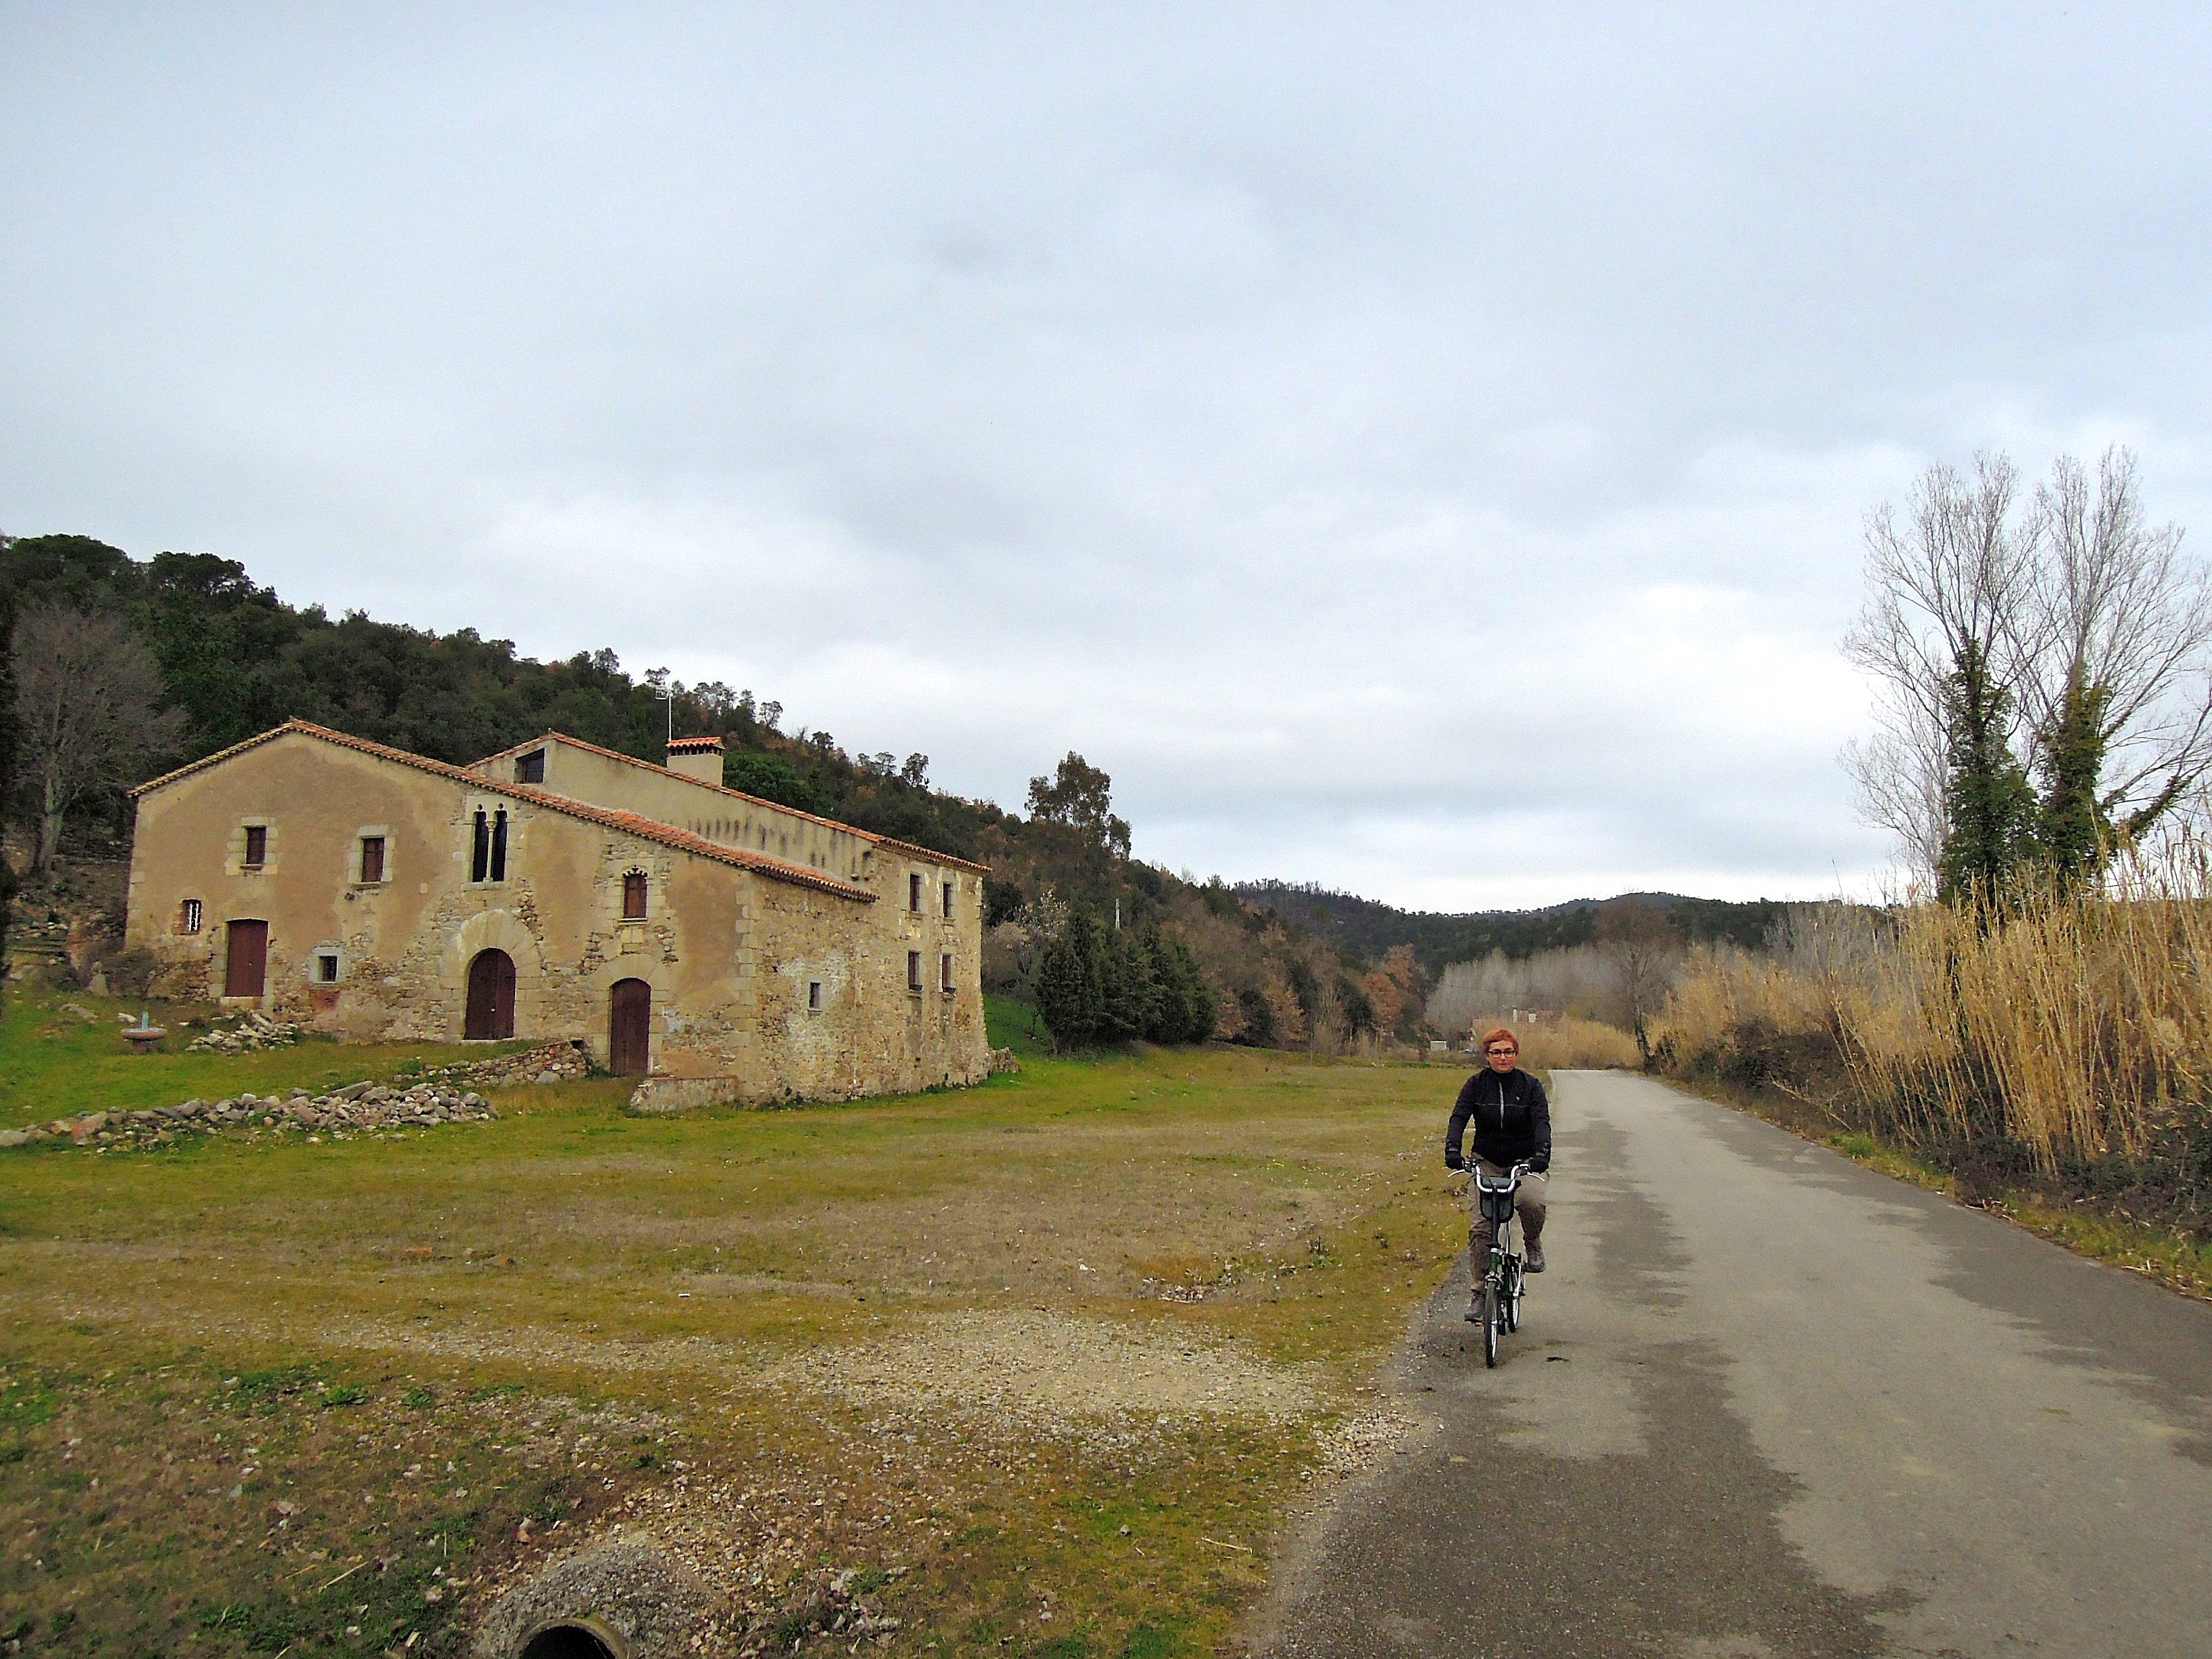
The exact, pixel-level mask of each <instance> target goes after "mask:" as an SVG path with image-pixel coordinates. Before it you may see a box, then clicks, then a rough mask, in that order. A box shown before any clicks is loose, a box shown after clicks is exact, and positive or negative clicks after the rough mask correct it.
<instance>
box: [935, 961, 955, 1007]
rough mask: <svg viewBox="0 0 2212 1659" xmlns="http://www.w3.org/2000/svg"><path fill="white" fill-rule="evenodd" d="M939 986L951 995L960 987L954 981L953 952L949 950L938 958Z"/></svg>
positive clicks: (943, 991)
mask: <svg viewBox="0 0 2212 1659" xmlns="http://www.w3.org/2000/svg"><path fill="white" fill-rule="evenodd" d="M937 988H938V989H939V991H941V992H942V993H944V994H945V995H946V996H951V994H953V992H954V991H955V990H956V989H957V988H958V987H956V986H955V985H954V984H953V983H952V952H951V951H945V952H944V953H943V954H942V955H940V956H939V957H938V958H937Z"/></svg>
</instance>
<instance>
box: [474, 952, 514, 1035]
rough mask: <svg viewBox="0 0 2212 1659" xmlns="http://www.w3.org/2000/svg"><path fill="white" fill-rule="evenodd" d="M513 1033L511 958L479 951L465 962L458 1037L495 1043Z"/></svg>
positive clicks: (499, 953) (512, 963) (512, 967)
mask: <svg viewBox="0 0 2212 1659" xmlns="http://www.w3.org/2000/svg"><path fill="white" fill-rule="evenodd" d="M513 1035H514V958H513V957H511V956H509V955H507V952H506V951H477V954H476V959H475V960H474V961H472V962H471V963H469V1006H468V1012H467V1013H466V1014H465V1015H464V1016H463V1018H462V1020H461V1036H462V1038H463V1039H464V1040H465V1041H466V1042H497V1041H498V1040H500V1039H501V1038H503V1037H511V1036H513Z"/></svg>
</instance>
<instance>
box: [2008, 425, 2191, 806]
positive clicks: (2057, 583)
mask: <svg viewBox="0 0 2212 1659" xmlns="http://www.w3.org/2000/svg"><path fill="white" fill-rule="evenodd" d="M2027 541H2028V542H2029V544H2030V545H2031V548H2032V557H2033V567H2034V581H2033V586H2032V587H2031V589H2030V591H2029V593H2028V595H2027V600H2028V603H2027V606H2026V607H2025V609H2024V611H2023V614H2022V615H2021V617H2019V618H2018V619H2017V631H2018V639H2017V644H2016V647H2015V648H2016V653H2017V655H2018V657H2019V658H2020V660H2021V663H2022V665H2023V667H2024V669H2025V672H2024V673H2023V674H2022V676H2021V696H2022V698H2023V700H2024V702H2025V703H2026V706H2027V714H2028V715H2029V716H2030V719H2031V728H2032V738H2031V741H2032V744H2033V749H2032V753H2033V757H2034V759H2035V763H2036V770H2037V771H2038V772H2039V774H2041V775H2044V776H2045V778H2046V780H2047V785H2046V787H2051V786H2052V785H2054V784H2055V785H2058V786H2060V787H2063V780H2062V779H2059V778H2057V777H2056V776H2055V774H2057V772H2058V771H2059V769H2061V768H2062V767H2063V759H2062V757H2060V756H2059V755H2058V754H2057V749H2058V748H2059V746H2060V745H2061V744H2062V743H2063V740H2064V738H2065V735H2066V733H2067V729H2068V726H2069V711H2075V710H2080V709H2082V708H2085V707H2093V715H2092V716H2091V728H2090V730H2088V731H2087V732H2085V733H2081V734H2079V735H2080V736H2083V737H2086V738H2087V744H2086V745H2085V746H2086V748H2087V750H2089V751H2090V753H2091V754H2092V756H2093V761H2094V763H2095V765H2096V767H2097V768H2098V769H2100V775H2098V776H2093V777H2091V778H2089V779H2087V781H2086V786H2087V787H2090V788H2091V789H2093V791H2094V793H2095V796H2096V803H2095V804H2096V816H2097V817H2100V819H2103V820H2105V821H2106V822H2108V823H2110V824H2111V826H2112V828H2113V829H2116V830H2117V831H2118V834H2119V835H2120V836H2123V837H2124V838H2127V839H2130V840H2132V839H2135V838H2136V837H2138V836H2141V835H2142V833H2143V831H2145V830H2146V829H2149V828H2150V826H2151V825H2152V824H2153V823H2156V822H2157V820H2158V819H2159V818H2160V817H2163V816H2165V814H2166V812H2168V811H2171V810H2172V809H2173V808H2174V807H2175V806H2176V805H2179V804H2180V803H2181V802H2183V801H2184V800H2185V799H2186V798H2187V797H2188V795H2189V793H2190V791H2191V789H2192V788H2194V787H2195V786H2196V785H2197V781H2199V780H2200V779H2202V778H2203V777H2204V775H2205V773H2206V769H2207V768H2208V766H2212V574H2208V573H2207V572H2206V570H2205V569H2204V568H2203V566H2202V565H2200V564H2197V563H2196V562H2194V561H2192V560H2190V559H2187V558H2185V557H2184V556H2183V554H2182V550H2181V541H2182V532H2181V528H2180V526H2178V525H2172V524H2165V525H2158V526H2152V525H2150V524H2148V523H2147V522H2146V521H2145V520H2144V516H2143V508H2142V491H2141V489H2140V487H2139V485H2138V484H2137V483H2136V458H2135V456H2134V455H2133V454H2132V453H2130V452H2129V451H2127V450H2125V449H2122V448H2119V447H2113V448H2111V449H2108V450H2106V452H2105V453H2104V456H2103V458H2102V459H2101V460H2100V462H2099V463H2098V466H2097V479H2096V483H2095V484H2094V485H2092V484H2091V483H2090V480H2089V477H2088V474H2087V471H2086V470H2085V469H2084V468H2083V467H2082V465H2081V463H2080V462H2079V461H2076V460H2075V459H2073V458H2072V457H2071V456H2067V455H2062V456H2060V457H2059V458H2058V460H2057V463H2056V465H2053V466H2052V468H2051V481H2050V482H2049V483H2045V484H2042V485H2040V486H2039V487H2038V489H2037V490H2036V493H2035V507H2034V511H2033V514H2032V515H2031V517H2030V519H2029V522H2028V527H2027Z"/></svg>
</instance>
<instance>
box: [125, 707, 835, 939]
mask: <svg viewBox="0 0 2212 1659" xmlns="http://www.w3.org/2000/svg"><path fill="white" fill-rule="evenodd" d="M287 732H298V733H300V734H301V735H302V736H304V737H310V738H321V739H322V740H323V741H324V742H325V743H332V744H337V745H338V746H339V747H340V748H342V749H352V750H358V751H359V752H361V753H362V754H364V755H373V756H374V757H376V758H377V759H379V760H386V761H392V762H394V763H397V764H398V765H401V766H411V767H413V768H415V769H416V770H417V771H421V772H428V773H431V774H433V775H436V776H438V777H442V778H448V779H451V780H452V781H454V782H456V783H461V784H465V785H467V786H468V787H470V788H471V789H482V790H486V791H489V793H492V794H495V795H506V796H508V797H510V798H511V799H516V800H526V801H529V802H531V803H532V805H538V806H543V807H544V808H545V809H546V810H548V811H554V812H560V813H562V814H564V815H566V816H567V817H574V818H581V819H583V820H584V821H585V822H586V823H596V824H599V825H602V826H604V827H605V828H606V829H618V830H621V831H622V832H623V834H625V835H631V836H639V837H641V838H642V839H644V840H646V841H651V842H659V844H660V845H662V846H664V847H671V848H675V849H676V850H678V852H684V853H690V854H693V855H694V856H696V857H698V858H703V859H712V860H714V862H715V863H717V864H726V865H729V866H732V867H733V868H735V869H739V870H750V871H751V872H754V873H755V874H757V875H763V876H766V877H768V878H770V879H771V880H775V881H786V882H790V883H793V884H795V885H797V886H800V887H811V888H814V889H816V890H817V891H820V892H824V893H834V894H836V896H838V897H840V898H844V899H852V900H855V901H857V902H860V903H864V904H872V903H874V902H875V900H876V896H875V895H874V894H873V893H872V892H870V891H869V890H867V889H866V888H865V887H860V886H855V885H854V884H853V883H851V882H849V881H840V880H839V879H838V878H836V877H835V876H832V875H829V874H826V873H825V872H823V871H820V870H816V869H811V868H810V867H809V866H805V865H803V864H793V863H792V862H791V861H790V860H787V859H779V858H770V857H769V855H768V854H765V853H755V852H751V851H750V850H748V849H747V848H742V847H725V846H723V845H722V844H721V843H720V842H712V841H708V839H707V838H706V837H705V836H695V835H693V834H692V833H691V832H690V830H688V829H677V828H676V827H675V826H674V825H672V824H666V823H660V822H659V821H658V820H656V819H653V818H648V817H640V816H639V815H638V814H636V813H635V812H617V811H611V810H610V809H608V808H606V807H604V806H594V805H592V804H591V803H590V802H588V801H580V800H572V799H569V798H568V796H566V795H556V794H554V793H552V792H551V791H550V790H546V789H540V788H538V787H535V786H534V785H531V784H526V783H508V782H506V781H503V780H501V779H498V778H488V777H486V776H484V775H483V774H482V773H481V772H471V771H470V770H469V769H467V768H465V767H460V766H449V765H447V763H445V762H444V761H436V760H432V759H431V758H430V757H428V755H416V754H410V753H409V752H408V751H407V750H404V749H394V748H392V747H391V746H390V745H389V744H381V743H372V742H370V741H369V740H368V738H356V737H355V736H354V735H353V734H352V733H350V732H333V731H332V730H331V729H330V727H328V726H317V725H315V724H314V723H313V721H311V720H287V721H285V722H284V724H283V725H282V726H271V727H270V729H269V730H268V731H266V732H261V733H260V734H259V735H258V736H256V737H251V738H246V741H245V742H243V743H234V744H231V746H230V747H229V748H228V749H222V750H216V752H215V753H214V754H212V755H209V756H207V757H204V758H203V759H200V760H196V761H194V762H193V763H191V765H189V766H180V767H179V768H178V769H176V770H175V771H173V772H165V773H163V774H162V775H161V776H160V777H158V778H155V779H152V780H150V781H148V782H145V783H142V784H140V785H139V786H138V787H137V788H136V789H133V790H132V791H131V794H132V795H133V796H134V797H135V796H138V795H143V794H145V793H149V791H151V790H155V789H159V788H160V787H161V786H162V785H164V784H167V783H172V782H174V781H176V780H177V779H179V778H181V777H184V776H185V775H188V774H191V773H193V772H198V771H203V770H204V769H207V768H208V767H210V766H213V765H215V764H216V763H218V762H221V761H226V760H228V759H229V758H230V757H232V756H234V755H239V754H243V753H244V752H245V751H246V750H249V749H254V748H258V747H259V746H260V745H261V744H264V743H267V742H269V741H270V739H271V738H281V737H283V736H284V735H285V734H286V733H287ZM674 775H676V776H678V777H680V776H682V774H681V773H678V774H674Z"/></svg>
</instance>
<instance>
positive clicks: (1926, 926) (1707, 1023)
mask: <svg viewBox="0 0 2212 1659" xmlns="http://www.w3.org/2000/svg"><path fill="white" fill-rule="evenodd" d="M2208 961H2212V902H2208V894H2207V891H2206V886H2205V881H2204V876H2203V866H2202V865H2201V864H2198V863H2196V862H2194V861H2182V860H2177V861H2172V862H2168V863H2166V864H2164V865H2162V866H2157V867H2155V868H2152V867H2146V866H2142V865H2140V864H2136V865H2130V866H2128V867H2127V868H2126V869H2125V870H2124V871H2123V872H2118V873H2116V874H2115V876H2114V878H2113V879H2112V882H2111V883H2110V884H2108V885H2107V886H2106V887H2104V888H2100V890H2096V891H2087V890H2081V889H2078V888H2066V887H2061V886H2057V885H2045V886H2043V887H2040V888H2033V887H2031V888H2025V889H2023V890H2020V891H2019V892H2018V893H2017V894H2016V896H2015V897H2014V898H2013V899H2012V900H2011V901H2010V902H2008V903H2006V904H2004V905H2002V906H2001V907H1993V908H1954V907H1950V906H1945V905H1940V904H1928V905H1917V906H1911V907H1908V908H1901V909H1899V911H1897V912H1895V913H1894V914H1892V915H1877V914H1874V913H1868V912H1846V911H1834V910H1830V911H1809V910H1808V911H1806V912H1802V913H1800V914H1797V915H1793V916H1792V917H1791V918H1790V920H1789V921H1787V922H1786V923H1785V924H1784V927H1782V928H1781V929H1779V930H1778V932H1777V934H1776V936H1775V938H1774V939H1773V940H1772V941H1771V945H1770V946H1769V948H1768V949H1766V950H1765V951H1735V950H1706V951H1699V952H1697V953H1695V954H1693V955H1692V957H1691V959H1690V960H1689V962H1688V963H1687V964H1686V967H1685V968H1684V969H1683V971H1682V973H1681V975H1680V978H1679V980H1678V981H1676V983H1675V985H1674V989H1673V992H1672V994H1671V996H1670V998H1669V1000H1668V1004H1667V1006H1666V1010H1665V1012H1664V1013H1663V1014H1662V1016H1661V1018H1660V1020H1659V1023H1658V1025H1657V1028H1656V1029H1657V1031H1658V1045H1657V1046H1658V1054H1659V1058H1660V1062H1661V1064H1662V1067H1663V1069H1665V1070H1667V1071H1668V1072H1670V1073H1674V1074H1675V1075H1677V1076H1680V1077H1682V1078H1685V1079H1688V1080H1691V1081H1696V1082H1703V1083H1706V1084H1711V1085H1722V1086H1723V1087H1726V1088H1729V1089H1732V1090H1735V1091H1757V1092H1763V1093H1765V1094H1766V1095H1768V1096H1770V1097H1771V1101H1770V1108H1771V1109H1774V1110H1777V1111H1778V1112H1780V1113H1781V1114H1782V1115H1784V1116H1787V1117H1790V1118H1793V1119H1795V1120H1796V1121H1797V1123H1798V1124H1799V1126H1800V1127H1810V1128H1812V1129H1814V1131H1815V1132H1816V1133H1821V1134H1822V1135H1824V1136H1826V1137H1829V1138H1832V1139H1835V1140H1836V1142H1837V1144H1838V1145H1841V1146H1844V1150H1846V1151H1857V1150H1858V1149H1859V1146H1858V1144H1859V1143H1861V1142H1863V1143H1864V1144H1865V1146H1866V1147H1867V1148H1869V1149H1875V1148H1879V1149H1884V1150H1887V1152H1891V1153H1893V1154H1895V1155H1898V1156H1899V1157H1901V1158H1903V1159H1904V1160H1905V1161H1906V1162H1907V1163H1908V1164H1911V1165H1914V1166H1917V1167H1919V1168H1921V1169H1922V1170H1924V1171H1925V1172H1927V1174H1928V1175H1929V1176H1930V1177H1931V1178H1937V1179H1941V1180H1942V1181H1944V1182H1948V1183H1949V1185H1950V1186H1951V1187H1952V1188H1953V1189H1954V1190H1956V1191H1957V1192H1958V1193H1959V1194H1960V1195H1961V1196H1963V1197H1965V1198H1966V1199H1968V1200H1971V1201H1975V1202H1980V1203H1986V1204H1990V1205H1993V1206H2002V1207H2005V1208H2007V1209H2008V1210H2011V1211H2014V1212H2018V1213H2020V1214H2021V1216H2022V1217H2023V1218H2026V1217H2028V1216H2031V1215H2042V1216H2045V1217H2046V1218H2047V1221H2046V1223H2045V1225H2042V1228H2041V1230H2042V1231H2048V1232H2051V1233H2053V1234H2054V1236H2063V1237H2066V1238H2067V1239H2068V1241H2069V1242H2070V1243H2075V1244H2077V1245H2079V1246H2081V1247H2084V1248H2088V1247H2092V1246H2093V1247H2095V1248H2096V1253H2098V1254H2102V1255H2107V1256H2117V1257H2118V1258H2120V1259H2124V1260H2128V1261H2132V1262H2134V1263H2136V1264H2137V1265H2141V1264H2142V1263H2143V1262H2145V1261H2148V1263H2149V1264H2150V1265H2149V1266H2148V1267H2147V1268H2146V1271H2150V1272H2154V1273H2157V1274H2159V1275H2160V1277H2163V1278H2167V1279H2172V1280H2173V1281H2174V1282H2176V1283H2177V1284H2181V1285H2186V1286H2190V1287H2192V1288H2195V1289H2197V1290H2198V1291H2212V999H2208V997H2207V995H2206V990H2205V984H2204V978H2203V975H2204V971H2205V963H2207V962H2208ZM2060 1217H2065V1218H2069V1219H2068V1220H2067V1221H2066V1223H2065V1225H2063V1226H2062V1225H2059V1224H2058V1221H2057V1218H2060Z"/></svg>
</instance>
